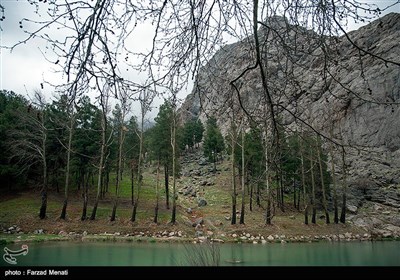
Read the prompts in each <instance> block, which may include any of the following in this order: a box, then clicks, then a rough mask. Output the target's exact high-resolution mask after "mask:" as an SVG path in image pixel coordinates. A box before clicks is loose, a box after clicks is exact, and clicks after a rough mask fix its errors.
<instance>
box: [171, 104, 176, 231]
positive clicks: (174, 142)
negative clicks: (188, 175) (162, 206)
mask: <svg viewBox="0 0 400 280" xmlns="http://www.w3.org/2000/svg"><path fill="white" fill-rule="evenodd" d="M171 138H172V139H171V145H172V176H173V177H172V194H173V197H172V217H171V224H173V225H174V224H175V223H176V109H175V107H174V109H173V121H172V133H171Z"/></svg>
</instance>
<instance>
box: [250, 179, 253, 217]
mask: <svg viewBox="0 0 400 280" xmlns="http://www.w3.org/2000/svg"><path fill="white" fill-rule="evenodd" d="M249 210H250V211H253V184H250V207H249Z"/></svg>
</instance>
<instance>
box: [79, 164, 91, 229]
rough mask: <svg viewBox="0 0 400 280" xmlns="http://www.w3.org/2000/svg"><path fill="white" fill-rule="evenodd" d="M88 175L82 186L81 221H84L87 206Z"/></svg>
mask: <svg viewBox="0 0 400 280" xmlns="http://www.w3.org/2000/svg"><path fill="white" fill-rule="evenodd" d="M89 180H90V173H89V172H88V174H87V178H86V182H85V184H84V185H83V207H82V216H81V220H82V221H84V220H86V213H87V205H88V189H89Z"/></svg>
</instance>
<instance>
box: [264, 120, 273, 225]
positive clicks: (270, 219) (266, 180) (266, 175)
mask: <svg viewBox="0 0 400 280" xmlns="http://www.w3.org/2000/svg"><path fill="white" fill-rule="evenodd" d="M267 129H268V127H267V125H265V182H266V186H267V210H266V214H265V223H266V224H267V225H270V224H271V221H272V217H271V190H270V188H269V164H268V138H267V135H268V133H267V131H268V130H267Z"/></svg>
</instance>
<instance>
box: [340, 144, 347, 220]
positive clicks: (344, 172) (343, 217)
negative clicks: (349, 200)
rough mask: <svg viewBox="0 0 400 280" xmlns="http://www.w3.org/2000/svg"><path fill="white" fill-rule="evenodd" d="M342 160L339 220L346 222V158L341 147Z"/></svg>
mask: <svg viewBox="0 0 400 280" xmlns="http://www.w3.org/2000/svg"><path fill="white" fill-rule="evenodd" d="M342 149H343V150H342V162H343V189H342V211H341V213H340V222H341V223H343V224H345V223H346V192H347V174H346V172H347V171H346V160H345V150H344V148H343V147H342Z"/></svg>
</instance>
